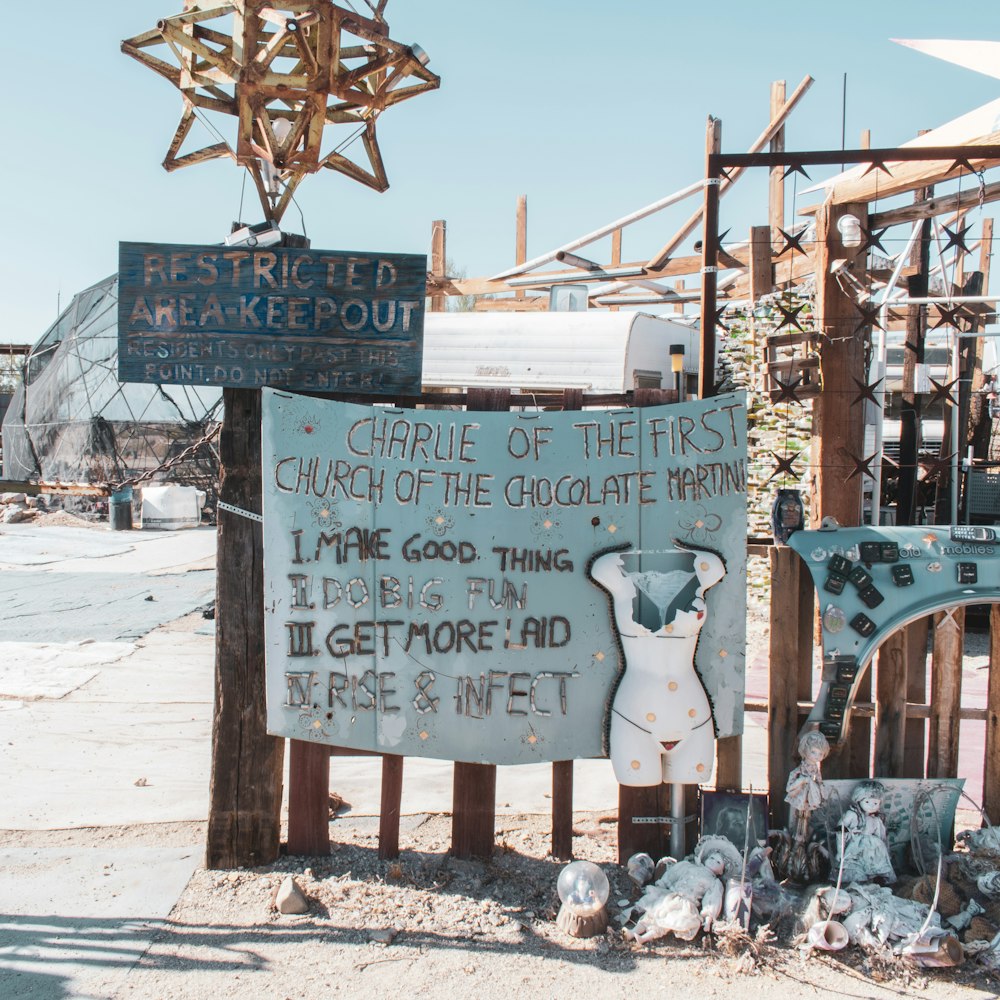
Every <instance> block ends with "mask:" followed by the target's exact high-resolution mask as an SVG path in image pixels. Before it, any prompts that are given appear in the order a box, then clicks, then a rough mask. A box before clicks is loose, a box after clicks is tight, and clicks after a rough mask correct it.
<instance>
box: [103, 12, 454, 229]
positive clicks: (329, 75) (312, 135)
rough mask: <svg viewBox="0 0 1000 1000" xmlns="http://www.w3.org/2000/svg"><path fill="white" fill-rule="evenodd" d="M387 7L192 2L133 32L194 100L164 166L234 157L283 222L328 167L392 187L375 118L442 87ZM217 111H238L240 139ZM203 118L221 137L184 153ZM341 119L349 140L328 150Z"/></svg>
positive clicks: (138, 55) (135, 53) (131, 48)
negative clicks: (232, 137) (351, 152)
mask: <svg viewBox="0 0 1000 1000" xmlns="http://www.w3.org/2000/svg"><path fill="white" fill-rule="evenodd" d="M386 3H387V0H378V2H377V3H375V2H368V7H369V10H370V11H371V13H372V16H371V17H365V16H363V15H361V14H359V13H358V12H357V11H355V10H350V9H348V8H347V7H339V6H337V5H336V4H334V3H332V2H331V0H284V2H282V0H220V2H218V3H214V4H211V5H208V4H206V3H204V2H203V0H184V11H183V13H180V14H174V15H173V16H171V17H165V18H163V19H162V20H161V21H159V22H158V24H157V26H156V27H155V28H153V29H151V30H150V31H146V32H143V33H142V34H141V35H136V36H135V37H134V38H129V39H126V40H125V41H124V42H122V51H123V52H124V53H125V54H126V55H129V56H131V57H132V58H133V59H136V60H138V61H139V62H141V63H142V64H143V65H144V66H146V67H148V68H149V69H151V70H153V72H155V73H158V74H159V75H160V76H162V77H164V78H165V79H167V80H168V81H169V82H170V83H172V84H173V85H174V86H175V87H177V88H178V90H180V92H181V95H182V96H183V98H184V110H183V112H182V113H181V120H180V124H179V125H178V126H177V129H176V131H175V132H174V136H173V139H172V140H171V142H170V147H169V149H168V151H167V156H166V159H165V160H164V161H163V166H164V167H165V168H166V169H167V170H176V169H178V168H179V167H186V166H192V165H194V164H197V163H203V162H205V161H206V160H212V159H217V158H219V157H226V156H228V157H231V158H232V159H233V160H235V161H236V163H237V164H239V165H240V166H242V167H245V168H246V169H247V171H248V172H249V173H250V176H251V177H252V178H253V181H254V184H255V186H256V188H257V195H258V197H259V198H260V203H261V207H262V208H263V210H264V214H265V218H266V219H267V220H269V221H272V222H274V223H278V222H279V221H280V220H281V217H282V215H283V214H284V212H285V210H286V209H287V208H288V206H289V204H290V202H291V199H292V195H293V194H294V192H295V189H296V188H297V187H298V185H299V184H300V183H301V181H302V179H303V178H304V177H305V176H306V175H307V174H312V173H316V172H317V171H319V170H321V169H323V168H326V169H328V170H334V171H338V172H339V173H342V174H345V175H346V176H348V177H350V178H352V179H353V180H356V181H359V182H360V183H362V184H365V185H367V186H368V187H371V188H374V189H375V190H376V191H384V190H385V189H386V188H387V187H388V186H389V181H388V179H387V177H386V173H385V168H384V166H383V163H382V155H381V153H380V151H379V147H378V140H377V138H376V134H375V123H376V121H377V120H378V118H379V116H380V115H381V114H382V112H383V111H385V110H386V108H389V107H392V106H393V105H395V104H398V103H399V102H400V101H404V100H406V99H408V98H410V97H414V96H416V95H417V94H421V93H424V92H426V91H429V90H435V89H436V88H437V87H439V86H440V84H441V80H440V78H439V77H438V76H436V75H435V74H434V73H432V72H431V71H430V70H428V69H427V68H426V64H427V61H428V60H427V55H426V53H425V52H424V51H423V49H421V48H420V46H419V45H404V44H402V43H400V42H396V41H394V40H393V39H392V38H390V37H389V25H388V24H387V23H386V20H385V13H384V12H385V7H386ZM155 46H166V48H167V49H168V50H169V53H170V54H172V55H173V57H174V58H175V59H176V61H177V65H176V66H175V65H172V64H170V63H168V62H166V61H164V60H163V59H160V58H159V57H158V56H155V55H153V54H151V53H150V52H149V49H151V48H153V47H155ZM164 54H166V53H164ZM214 115H222V116H228V117H229V118H231V119H235V121H236V141H235V143H231V142H230V141H228V140H226V139H225V136H224V134H223V132H222V131H219V130H216V128H215V125H214V123H212V124H209V123H211V119H212V116H214ZM196 118H198V119H199V120H201V121H202V122H203V123H205V124H209V127H211V128H212V129H213V131H219V134H220V138H221V139H222V141H221V142H217V143H214V144H212V145H209V146H205V147H203V148H202V149H196V150H193V151H191V152H188V153H185V154H183V155H182V154H181V152H180V151H181V148H182V146H183V145H184V143H185V140H186V139H187V138H188V135H189V134H190V132H191V129H192V127H193V125H194V122H195V119H196ZM226 121H227V119H225V118H223V119H222V120H221V121H220V125H222V128H223V129H225V128H226ZM330 126H333V129H334V131H335V132H336V133H337V134H338V135H340V140H339V141H337V142H336V144H335V145H334V147H333V149H332V151H330V152H326V153H324V152H323V151H322V146H323V140H324V138H327V140H329V133H328V132H327V128H328V127H330ZM338 126H339V128H338ZM358 139H360V147H358V146H356V147H355V149H361V150H362V151H363V153H364V156H363V157H360V158H358V159H349V158H348V157H347V155H346V153H345V151H346V150H347V149H348V148H349V147H351V146H352V145H353V144H354V143H355V141H356V140H358ZM234 147H235V148H234Z"/></svg>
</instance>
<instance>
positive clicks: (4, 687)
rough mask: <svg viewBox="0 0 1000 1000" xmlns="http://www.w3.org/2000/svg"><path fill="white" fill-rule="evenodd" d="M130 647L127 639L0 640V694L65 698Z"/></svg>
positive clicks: (30, 697)
mask: <svg viewBox="0 0 1000 1000" xmlns="http://www.w3.org/2000/svg"><path fill="white" fill-rule="evenodd" d="M134 649H135V646H134V645H133V644H132V643H130V642H64V643H48V642H45V643H28V642H0V698H23V699H25V700H27V701H37V700H39V699H41V698H65V697H66V695H68V694H69V693H70V692H71V691H76V690H77V689H78V688H80V687H82V686H83V685H84V684H86V683H87V681H89V680H92V679H93V678H94V677H96V676H97V674H98V672H99V671H100V670H101V668H102V667H104V666H106V665H108V664H111V663H114V662H115V661H116V660H120V659H121V658H122V657H123V656H128V655H129V654H130V653H131V652H133V650H134Z"/></svg>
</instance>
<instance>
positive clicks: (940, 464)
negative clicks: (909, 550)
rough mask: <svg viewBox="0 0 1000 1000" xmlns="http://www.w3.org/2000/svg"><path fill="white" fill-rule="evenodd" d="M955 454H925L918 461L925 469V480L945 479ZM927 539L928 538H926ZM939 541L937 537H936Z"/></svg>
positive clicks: (949, 471)
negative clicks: (932, 455) (935, 455)
mask: <svg viewBox="0 0 1000 1000" xmlns="http://www.w3.org/2000/svg"><path fill="white" fill-rule="evenodd" d="M954 457H955V456H954V455H941V456H939V457H938V458H932V457H930V456H925V457H924V458H921V459H920V461H919V462H918V463H917V464H918V465H919V466H920V468H921V469H923V470H924V473H925V475H924V480H925V481H926V480H930V479H943V478H945V477H946V476H948V475H950V473H951V463H952V459H954ZM925 540H926V539H925ZM935 541H937V539H935Z"/></svg>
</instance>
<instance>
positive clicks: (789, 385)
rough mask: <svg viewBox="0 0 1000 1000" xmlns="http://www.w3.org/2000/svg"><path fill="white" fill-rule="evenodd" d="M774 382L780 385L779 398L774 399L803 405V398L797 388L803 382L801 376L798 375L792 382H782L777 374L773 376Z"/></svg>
mask: <svg viewBox="0 0 1000 1000" xmlns="http://www.w3.org/2000/svg"><path fill="white" fill-rule="evenodd" d="M773 382H774V384H775V385H776V386H777V387H778V398H777V399H775V400H774V402H775V403H784V402H789V403H795V405H796V406H801V405H802V400H801V399H799V397H798V395H797V394H796V391H795V390H796V389H798V387H799V386H800V385H801V384H802V378H801V376H798V377H796V378H795V379H794V380H793V381H791V382H782V381H781V379H780V378H778V376H777V375H775V376H774V377H773Z"/></svg>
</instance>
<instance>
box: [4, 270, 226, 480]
mask: <svg viewBox="0 0 1000 1000" xmlns="http://www.w3.org/2000/svg"><path fill="white" fill-rule="evenodd" d="M221 405H222V393H221V391H220V390H219V389H215V388H207V389H206V388H195V387H193V386H168V387H164V386H159V385H138V384H131V383H130V384H122V383H120V382H119V381H118V278H117V275H112V276H111V277H109V278H106V279H105V280H104V281H100V282H98V283H97V284H96V285H93V286H91V287H90V288H87V289H85V290H84V291H82V292H80V293H79V294H78V295H76V296H74V298H73V301H72V302H71V303H70V304H69V306H68V307H67V308H66V309H65V310H64V311H63V313H62V314H61V315H60V316H59V318H58V319H57V320H56V322H55V323H53V325H52V326H51V327H50V328H49V329H48V330H47V331H46V332H45V334H44V336H43V337H42V338H41V339H40V340H39V341H38V343H37V344H36V345H35V346H34V347H33V348H32V349H31V353H30V354H29V356H28V361H27V365H26V367H25V373H24V385H23V386H22V387H20V388H19V389H18V390H17V392H16V393H15V395H14V398H13V400H12V401H11V404H10V407H9V409H8V411H7V414H6V416H5V418H4V421H3V456H4V467H3V475H4V478H6V479H17V480H28V479H41V480H43V481H46V482H53V481H57V480H60V481H63V482H90V483H111V484H119V483H121V482H123V481H126V480H128V479H132V478H136V477H138V476H141V475H142V474H143V473H147V472H150V471H152V470H155V469H159V468H160V467H161V466H163V465H164V464H166V463H168V462H170V460H171V459H174V458H176V457H177V456H178V455H180V453H181V452H182V451H184V450H185V449H186V448H188V447H189V446H190V445H192V444H195V443H196V442H197V441H199V440H200V439H201V438H202V437H204V436H205V434H206V433H207V432H208V431H209V430H211V429H212V427H213V426H214V424H215V422H216V421H217V420H219V419H221V414H220V410H221ZM218 467H219V462H218V455H217V454H216V452H215V449H214V447H212V445H211V444H205V445H202V446H201V447H199V448H197V449H196V450H195V451H194V453H193V454H192V455H191V456H190V457H188V458H186V459H185V460H184V461H183V462H181V463H178V464H177V465H176V466H173V467H172V468H170V469H169V470H167V471H165V472H163V473H162V474H158V475H157V476H156V477H155V479H156V480H157V481H161V482H162V481H171V482H180V483H187V484H190V485H196V486H198V487H200V488H202V489H210V490H211V489H212V488H213V486H214V483H215V480H216V478H217V473H218Z"/></svg>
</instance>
